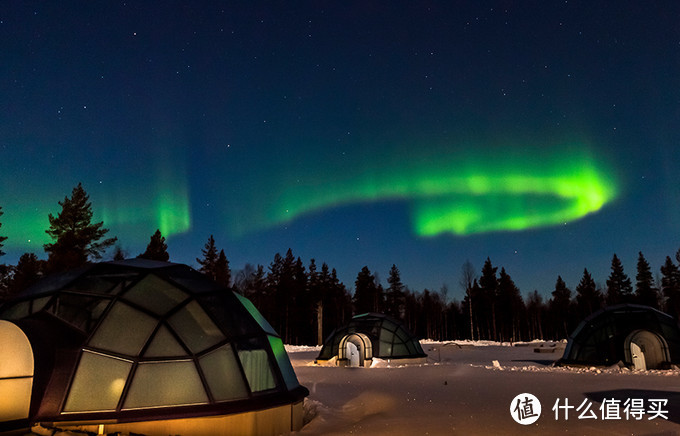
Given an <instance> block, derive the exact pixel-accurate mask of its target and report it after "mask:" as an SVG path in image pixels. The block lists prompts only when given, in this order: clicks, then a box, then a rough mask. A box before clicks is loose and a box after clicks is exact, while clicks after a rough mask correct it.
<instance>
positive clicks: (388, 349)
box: [376, 341, 392, 357]
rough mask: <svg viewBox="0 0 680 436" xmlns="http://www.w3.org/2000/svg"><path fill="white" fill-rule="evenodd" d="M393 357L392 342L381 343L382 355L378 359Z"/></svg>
mask: <svg viewBox="0 0 680 436" xmlns="http://www.w3.org/2000/svg"><path fill="white" fill-rule="evenodd" d="M391 355H392V342H383V341H380V355H379V356H376V357H390V356H391Z"/></svg>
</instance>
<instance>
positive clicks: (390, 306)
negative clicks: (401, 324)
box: [385, 264, 406, 319]
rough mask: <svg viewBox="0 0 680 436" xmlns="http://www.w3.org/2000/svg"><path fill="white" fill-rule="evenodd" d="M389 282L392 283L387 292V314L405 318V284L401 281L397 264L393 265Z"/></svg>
mask: <svg viewBox="0 0 680 436" xmlns="http://www.w3.org/2000/svg"><path fill="white" fill-rule="evenodd" d="M387 283H388V284H389V285H390V286H389V287H388V288H387V291H386V292H385V308H386V312H387V314H389V315H391V316H393V317H395V318H397V319H401V318H403V315H404V311H405V310H406V307H405V299H404V284H403V283H402V282H401V277H400V274H399V269H398V268H397V266H396V265H394V264H393V265H392V268H391V269H390V275H389V277H388V278H387Z"/></svg>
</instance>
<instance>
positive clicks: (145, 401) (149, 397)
mask: <svg viewBox="0 0 680 436" xmlns="http://www.w3.org/2000/svg"><path fill="white" fill-rule="evenodd" d="M207 402H208V395H207V394H206V393H205V389H203V384H202V383H201V379H200V377H199V375H198V371H196V366H194V362H193V361H190V360H182V361H170V362H144V363H140V364H139V365H138V366H137V371H136V372H135V375H134V377H133V380H132V385H131V386H130V391H129V392H128V394H127V398H126V399H125V403H124V406H123V408H124V409H139V408H144V407H160V406H182V405H186V404H202V403H207Z"/></svg>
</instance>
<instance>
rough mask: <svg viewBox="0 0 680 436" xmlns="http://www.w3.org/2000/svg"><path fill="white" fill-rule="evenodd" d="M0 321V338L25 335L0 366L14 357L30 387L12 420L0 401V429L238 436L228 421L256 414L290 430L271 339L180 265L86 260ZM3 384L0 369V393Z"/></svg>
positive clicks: (280, 365) (278, 351)
mask: <svg viewBox="0 0 680 436" xmlns="http://www.w3.org/2000/svg"><path fill="white" fill-rule="evenodd" d="M0 319H2V320H5V321H1V322H0V330H2V332H0V337H2V336H5V337H7V338H13V337H15V336H16V337H18V338H20V337H21V335H22V334H23V335H25V338H26V339H27V341H25V342H22V341H21V339H18V340H15V341H14V342H12V343H7V344H5V343H4V342H6V341H4V340H3V343H2V344H1V345H3V350H2V351H3V357H2V360H3V361H4V362H3V365H4V366H7V362H12V361H13V359H14V357H13V356H14V355H18V356H24V360H22V362H24V361H26V362H29V361H30V364H32V365H33V368H28V366H30V365H29V364H28V363H25V364H19V366H21V365H24V366H25V367H24V369H23V372H22V374H23V373H26V374H24V375H23V376H22V377H24V379H25V380H26V383H30V385H31V388H30V389H25V386H24V391H22V392H28V396H26V395H23V396H21V395H19V397H18V398H15V399H14V400H15V402H14V406H13V409H12V412H7V411H6V410H5V406H3V405H2V403H0V426H1V427H0V430H2V428H11V427H15V428H21V427H25V426H29V425H33V424H35V423H39V422H50V423H54V425H55V426H58V427H62V428H63V427H66V428H68V427H69V425H71V424H73V423H79V424H82V423H89V424H92V425H97V426H99V425H103V424H105V428H104V429H103V430H104V431H105V432H117V431H126V432H136V433H143V434H147V435H150V434H166V435H167V434H180V433H182V432H184V433H191V434H197V432H199V433H200V432H201V431H202V432H204V433H205V434H242V433H250V431H249V428H248V427H242V425H245V424H238V423H237V421H234V420H232V421H229V419H230V418H233V416H234V415H238V414H241V415H242V414H244V413H248V412H254V413H263V412H266V416H264V417H263V418H262V420H264V421H263V422H266V426H267V427H271V429H272V431H271V433H272V434H280V433H284V434H285V433H288V432H290V431H291V430H296V429H299V428H300V427H301V423H302V400H303V399H304V397H305V396H306V395H308V391H307V389H306V388H304V387H303V386H301V385H300V384H299V383H298V380H297V377H296V375H295V372H294V371H293V367H292V366H291V363H290V361H289V359H288V355H287V354H286V351H285V349H284V346H283V343H282V341H281V338H280V336H279V335H278V334H277V333H276V332H275V331H274V329H273V328H272V327H271V326H270V325H269V323H268V322H267V321H266V320H265V319H264V318H263V317H262V315H261V314H260V313H259V312H258V311H257V309H256V308H255V307H254V306H253V305H252V303H251V302H250V301H249V300H248V299H246V298H244V297H242V296H240V295H238V294H237V293H234V292H232V291H230V290H227V289H224V288H221V287H220V286H218V285H217V284H216V283H214V282H213V281H211V280H209V279H207V278H206V277H205V276H204V275H203V274H200V273H198V272H197V271H195V270H193V269H192V268H190V267H188V266H186V265H181V264H171V263H166V262H155V261H148V260H142V259H132V260H126V261H120V262H104V263H98V264H92V265H89V266H87V267H84V268H83V269H80V270H77V271H72V272H69V273H66V274H63V275H59V276H55V277H50V278H46V279H44V280H43V281H41V282H40V283H38V284H37V285H36V286H34V287H32V288H30V289H29V290H27V292H26V293H25V294H24V295H22V296H21V297H20V298H19V299H17V300H14V301H12V302H9V303H7V304H5V305H4V306H3V307H2V308H1V309H0ZM5 332H9V334H7V335H4V333H5ZM8 340H9V339H8ZM7 347H9V349H8V348H7ZM12 347H14V348H12ZM26 355H29V356H30V355H32V356H33V358H32V359H26V358H25V356H26ZM3 365H0V366H3ZM27 365H28V366H27ZM20 372H21V371H20ZM29 373H30V374H29ZM9 380H11V378H10V377H6V376H4V374H2V372H1V371H0V386H5V385H6V386H9ZM16 403H21V404H23V406H22V407H20V408H18V409H17V407H16ZM17 410H20V411H19V412H17ZM201 417H211V418H213V419H210V420H205V419H203V420H201V419H200V418H201ZM215 417H220V418H219V419H214V418H215ZM168 420H170V421H168ZM241 421H243V422H244V420H243V419H242V420H241ZM251 421H252V423H251V424H249V425H254V426H255V427H257V426H259V427H260V428H261V427H263V424H262V422H261V423H259V424H256V423H255V421H257V418H253V419H252V420H251ZM168 423H171V424H168ZM206 425H207V426H208V427H205V428H204V427H202V426H206ZM211 426H212V427H211ZM215 426H218V427H219V429H218V428H217V427H215ZM240 426H241V427H240ZM183 429H184V430H183ZM186 429H189V431H188V432H187V431H186ZM201 429H203V430H201ZM97 430H98V431H100V432H101V430H102V428H99V427H98V428H97Z"/></svg>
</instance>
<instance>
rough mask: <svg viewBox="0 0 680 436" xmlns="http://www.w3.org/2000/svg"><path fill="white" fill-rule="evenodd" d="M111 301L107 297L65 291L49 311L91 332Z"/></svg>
mask: <svg viewBox="0 0 680 436" xmlns="http://www.w3.org/2000/svg"><path fill="white" fill-rule="evenodd" d="M109 301H110V300H109V299H106V298H104V299H102V298H99V297H88V296H84V295H76V294H68V293H63V294H61V295H59V297H58V298H57V300H56V301H55V303H54V304H52V305H51V306H50V308H49V311H50V312H51V313H52V314H54V315H56V316H57V317H59V318H61V319H62V320H64V321H66V322H67V323H69V324H71V325H72V326H74V327H76V328H79V329H80V330H83V331H85V332H89V331H90V330H92V328H94V326H95V325H97V321H99V317H100V316H101V314H102V312H103V309H104V308H106V306H107V305H108V303H109Z"/></svg>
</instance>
